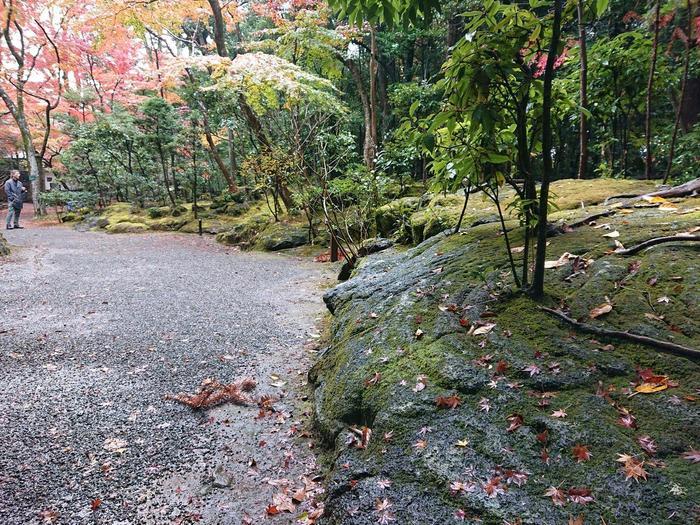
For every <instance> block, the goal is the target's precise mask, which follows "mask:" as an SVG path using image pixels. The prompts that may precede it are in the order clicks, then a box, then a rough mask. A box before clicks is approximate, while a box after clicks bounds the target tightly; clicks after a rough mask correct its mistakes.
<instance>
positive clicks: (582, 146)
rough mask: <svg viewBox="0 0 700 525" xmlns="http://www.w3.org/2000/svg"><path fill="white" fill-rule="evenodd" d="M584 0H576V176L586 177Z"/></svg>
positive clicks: (586, 84)
mask: <svg viewBox="0 0 700 525" xmlns="http://www.w3.org/2000/svg"><path fill="white" fill-rule="evenodd" d="M584 9H585V5H584V0H578V5H577V11H578V34H579V46H580V49H581V59H580V63H581V66H580V67H581V69H580V78H579V98H580V103H581V116H580V121H579V157H578V178H579V179H584V178H586V166H587V165H588V116H587V114H586V112H587V111H588V49H587V44H586V24H585V18H584V17H585V13H584Z"/></svg>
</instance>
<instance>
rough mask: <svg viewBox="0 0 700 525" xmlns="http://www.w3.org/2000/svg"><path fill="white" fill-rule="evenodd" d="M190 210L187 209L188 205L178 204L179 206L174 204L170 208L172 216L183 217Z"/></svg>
mask: <svg viewBox="0 0 700 525" xmlns="http://www.w3.org/2000/svg"><path fill="white" fill-rule="evenodd" d="M188 211H189V210H188V209H187V207H186V206H182V205H178V206H173V207H171V208H170V216H171V217H181V216H182V215H184V214H186V213H187V212H188Z"/></svg>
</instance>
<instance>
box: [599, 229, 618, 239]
mask: <svg viewBox="0 0 700 525" xmlns="http://www.w3.org/2000/svg"><path fill="white" fill-rule="evenodd" d="M619 236H620V232H619V231H617V230H614V231H611V232H610V233H605V234H603V237H608V238H610V239H617V238H618V237H619Z"/></svg>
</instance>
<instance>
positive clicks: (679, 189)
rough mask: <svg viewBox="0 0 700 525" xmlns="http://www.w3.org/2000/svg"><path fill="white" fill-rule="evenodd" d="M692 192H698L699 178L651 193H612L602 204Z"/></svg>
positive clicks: (699, 189)
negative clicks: (615, 200)
mask: <svg viewBox="0 0 700 525" xmlns="http://www.w3.org/2000/svg"><path fill="white" fill-rule="evenodd" d="M694 193H700V178H697V179H694V180H691V181H688V182H686V183H685V184H681V185H679V186H674V187H673V188H668V189H665V190H659V191H654V192H652V193H645V194H644V195H613V196H612V197H608V198H607V199H605V202H604V203H603V205H605V206H607V204H608V203H609V202H610V201H611V200H613V199H630V200H628V201H626V202H625V203H624V204H626V205H627V204H632V203H633V202H635V201H638V200H640V199H644V198H645V197H661V198H664V199H665V198H673V197H685V196H687V195H692V194H694Z"/></svg>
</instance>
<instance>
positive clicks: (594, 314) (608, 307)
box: [588, 303, 613, 319]
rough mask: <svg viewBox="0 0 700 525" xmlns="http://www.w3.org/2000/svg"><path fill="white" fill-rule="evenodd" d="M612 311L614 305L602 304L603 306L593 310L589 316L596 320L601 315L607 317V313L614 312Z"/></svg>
mask: <svg viewBox="0 0 700 525" xmlns="http://www.w3.org/2000/svg"><path fill="white" fill-rule="evenodd" d="M612 309H613V305H612V304H610V303H603V304H601V305H599V306H596V307H595V308H593V309H592V310H591V311H590V312H589V314H588V315H589V317H590V318H591V319H596V318H598V317H600V316H601V315H605V314H607V313H610V312H612Z"/></svg>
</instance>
